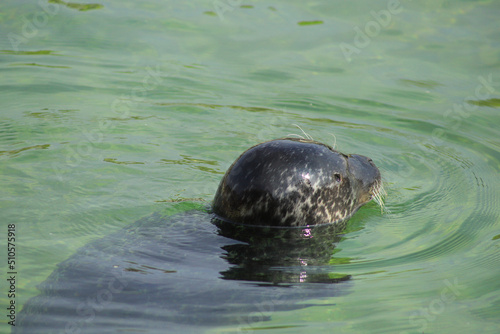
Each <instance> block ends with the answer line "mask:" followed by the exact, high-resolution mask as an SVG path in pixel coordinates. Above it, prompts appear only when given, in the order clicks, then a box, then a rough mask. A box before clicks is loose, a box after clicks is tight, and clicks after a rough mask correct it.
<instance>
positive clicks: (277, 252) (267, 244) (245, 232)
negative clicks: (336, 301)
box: [212, 219, 350, 284]
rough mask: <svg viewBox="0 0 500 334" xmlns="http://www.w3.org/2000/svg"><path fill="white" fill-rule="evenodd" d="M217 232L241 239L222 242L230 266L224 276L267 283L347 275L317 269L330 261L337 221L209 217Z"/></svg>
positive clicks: (337, 279)
mask: <svg viewBox="0 0 500 334" xmlns="http://www.w3.org/2000/svg"><path fill="white" fill-rule="evenodd" d="M212 222H213V223H214V224H215V225H216V226H217V227H218V228H219V234H220V235H222V236H225V237H228V238H231V239H235V240H238V241H243V242H244V243H238V244H230V245H225V246H223V247H222V249H223V250H224V251H225V252H226V253H225V255H224V256H223V257H224V259H225V260H227V262H228V263H229V264H231V267H230V268H229V269H228V270H226V271H223V272H221V275H222V277H223V278H224V279H230V280H240V281H260V282H267V283H273V284H278V283H306V282H307V283H337V282H340V281H345V280H348V279H349V278H350V275H342V274H334V273H331V272H327V273H325V272H321V271H319V270H318V268H317V266H323V265H327V264H329V263H330V261H331V259H332V254H334V250H335V247H336V244H337V243H338V242H339V241H340V239H341V237H340V236H339V232H341V231H342V229H343V228H344V227H345V223H343V224H342V223H341V224H340V225H324V226H316V227H314V226H311V227H310V226H308V227H305V228H270V227H259V226H244V225H237V224H232V223H228V222H222V221H220V220H218V219H213V220H212Z"/></svg>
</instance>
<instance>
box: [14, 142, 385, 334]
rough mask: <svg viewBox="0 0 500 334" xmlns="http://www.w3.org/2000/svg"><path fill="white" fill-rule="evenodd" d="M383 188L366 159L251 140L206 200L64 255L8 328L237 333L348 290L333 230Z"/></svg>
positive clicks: (318, 147)
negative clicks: (335, 268)
mask: <svg viewBox="0 0 500 334" xmlns="http://www.w3.org/2000/svg"><path fill="white" fill-rule="evenodd" d="M379 187H380V173H379V171H378V169H377V168H376V167H375V165H373V162H371V160H370V159H368V158H366V157H362V156H357V155H344V154H342V153H340V152H337V151H335V150H333V149H332V148H331V147H329V146H327V145H323V144H321V143H318V142H314V141H310V140H302V139H279V140H274V141H269V142H266V143H263V144H260V145H257V146H254V147H252V148H250V149H249V150H247V151H245V152H244V153H243V154H242V155H241V156H240V157H239V158H238V159H237V160H236V161H235V162H234V163H233V165H232V166H231V167H230V168H229V169H228V171H227V173H226V174H225V175H224V177H223V179H222V180H221V183H220V185H219V188H218V190H217V193H216V195H215V198H214V202H213V206H212V208H211V209H207V210H200V209H198V210H189V211H185V212H181V213H178V214H175V215H173V216H162V215H160V214H153V215H151V216H149V217H145V218H143V219H141V220H139V221H137V222H136V223H134V224H132V225H130V226H129V227H126V228H124V229H123V230H121V231H118V232H116V233H113V234H111V235H109V236H107V237H104V238H102V239H98V240H95V241H93V242H91V243H89V244H88V245H86V246H84V247H82V248H81V249H79V250H78V251H77V252H76V253H75V254H74V255H72V256H71V257H70V258H68V259H67V260H66V261H64V262H62V263H60V264H59V265H58V268H57V269H56V270H55V271H54V272H53V273H52V274H51V275H50V276H49V278H48V279H47V280H46V281H45V282H44V283H42V284H41V285H40V286H39V289H40V294H39V295H38V296H36V297H34V298H32V299H30V300H29V301H28V302H27V303H26V304H25V305H24V307H23V309H22V310H21V312H20V313H19V314H18V317H17V320H16V321H17V323H16V326H15V327H13V333H115V332H117V331H127V332H144V331H147V332H148V333H164V332H165V331H167V332H183V333H198V332H200V331H203V330H206V329H209V328H213V327H219V326H230V327H229V328H232V329H234V330H237V329H238V328H249V327H251V326H253V322H259V321H266V320H269V319H270V317H271V316H272V314H273V312H279V311H287V310H300V309H303V308H306V307H309V306H314V305H316V304H314V303H308V302H307V301H308V300H313V299H324V298H335V297H336V296H339V295H345V294H347V293H349V290H350V286H351V283H350V280H349V278H350V276H349V275H338V274H335V275H331V274H332V273H331V272H326V273H325V270H324V267H325V266H326V265H328V263H329V261H330V259H331V257H332V254H333V253H334V249H335V243H336V242H338V241H339V240H340V237H339V236H337V232H339V229H338V228H341V226H342V223H345V221H346V220H347V219H348V218H349V217H350V216H352V214H353V213H354V212H355V211H356V210H357V209H358V208H359V207H360V206H361V205H363V204H364V203H366V202H368V201H369V200H370V199H371V198H372V197H373V196H377V194H378V192H379ZM179 205H181V206H182V205H183V203H181V204H179ZM337 227H338V228H337ZM332 277H335V278H332ZM263 305H264V306H265V307H266V309H267V310H268V312H262V308H263ZM318 305H319V304H318ZM321 305H322V306H324V305H325V304H324V303H322V304H321ZM255 314H259V315H260V316H259V317H255Z"/></svg>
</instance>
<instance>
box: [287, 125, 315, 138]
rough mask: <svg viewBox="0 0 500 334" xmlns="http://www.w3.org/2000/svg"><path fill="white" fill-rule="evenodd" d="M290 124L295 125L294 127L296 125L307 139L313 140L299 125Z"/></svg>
mask: <svg viewBox="0 0 500 334" xmlns="http://www.w3.org/2000/svg"><path fill="white" fill-rule="evenodd" d="M292 125H295V126H296V127H298V128H299V129H300V131H302V133H303V134H304V136H306V138H307V139H308V140H314V138H313V137H311V136H310V135H309V134H307V132H305V131H304V130H303V129H302V128H301V127H300V126H298V125H297V124H292Z"/></svg>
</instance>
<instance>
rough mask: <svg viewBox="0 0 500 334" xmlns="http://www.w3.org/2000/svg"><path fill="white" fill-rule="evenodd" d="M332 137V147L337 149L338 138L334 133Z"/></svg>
mask: <svg viewBox="0 0 500 334" xmlns="http://www.w3.org/2000/svg"><path fill="white" fill-rule="evenodd" d="M330 135H331V136H333V145H332V147H333V148H334V149H335V146H336V145H337V137H336V136H335V135H334V134H333V133H330Z"/></svg>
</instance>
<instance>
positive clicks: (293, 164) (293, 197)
mask: <svg viewBox="0 0 500 334" xmlns="http://www.w3.org/2000/svg"><path fill="white" fill-rule="evenodd" d="M379 188H380V172H379V170H378V168H377V167H376V166H375V164H374V163H373V161H372V160H371V159H370V158H367V157H365V156H362V155H345V154H343V153H340V152H338V151H336V150H334V149H333V148H332V147H330V146H328V145H325V144H322V143H320V142H316V141H313V140H306V139H296V138H283V139H277V140H272V141H268V142H265V143H262V144H259V145H256V146H253V147H251V148H250V149H248V150H247V151H245V152H244V153H243V154H242V155H241V156H240V157H239V158H238V159H237V160H236V161H235V162H234V163H233V164H232V165H231V167H230V168H229V169H228V170H227V172H226V174H225V175H224V177H223V178H222V180H221V182H220V184H219V188H218V189H217V193H216V194H215V198H214V202H213V207H212V208H213V212H214V214H215V215H216V217H217V218H219V219H221V220H224V221H229V222H233V223H238V224H245V225H253V226H271V227H301V226H312V225H320V224H329V223H339V222H341V221H345V220H346V219H348V218H349V217H351V216H352V215H353V214H354V213H355V212H356V211H357V210H358V208H359V207H360V206H362V205H363V204H365V203H367V202H369V201H370V200H371V199H372V197H373V196H374V195H376V194H377V193H378V191H379Z"/></svg>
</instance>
